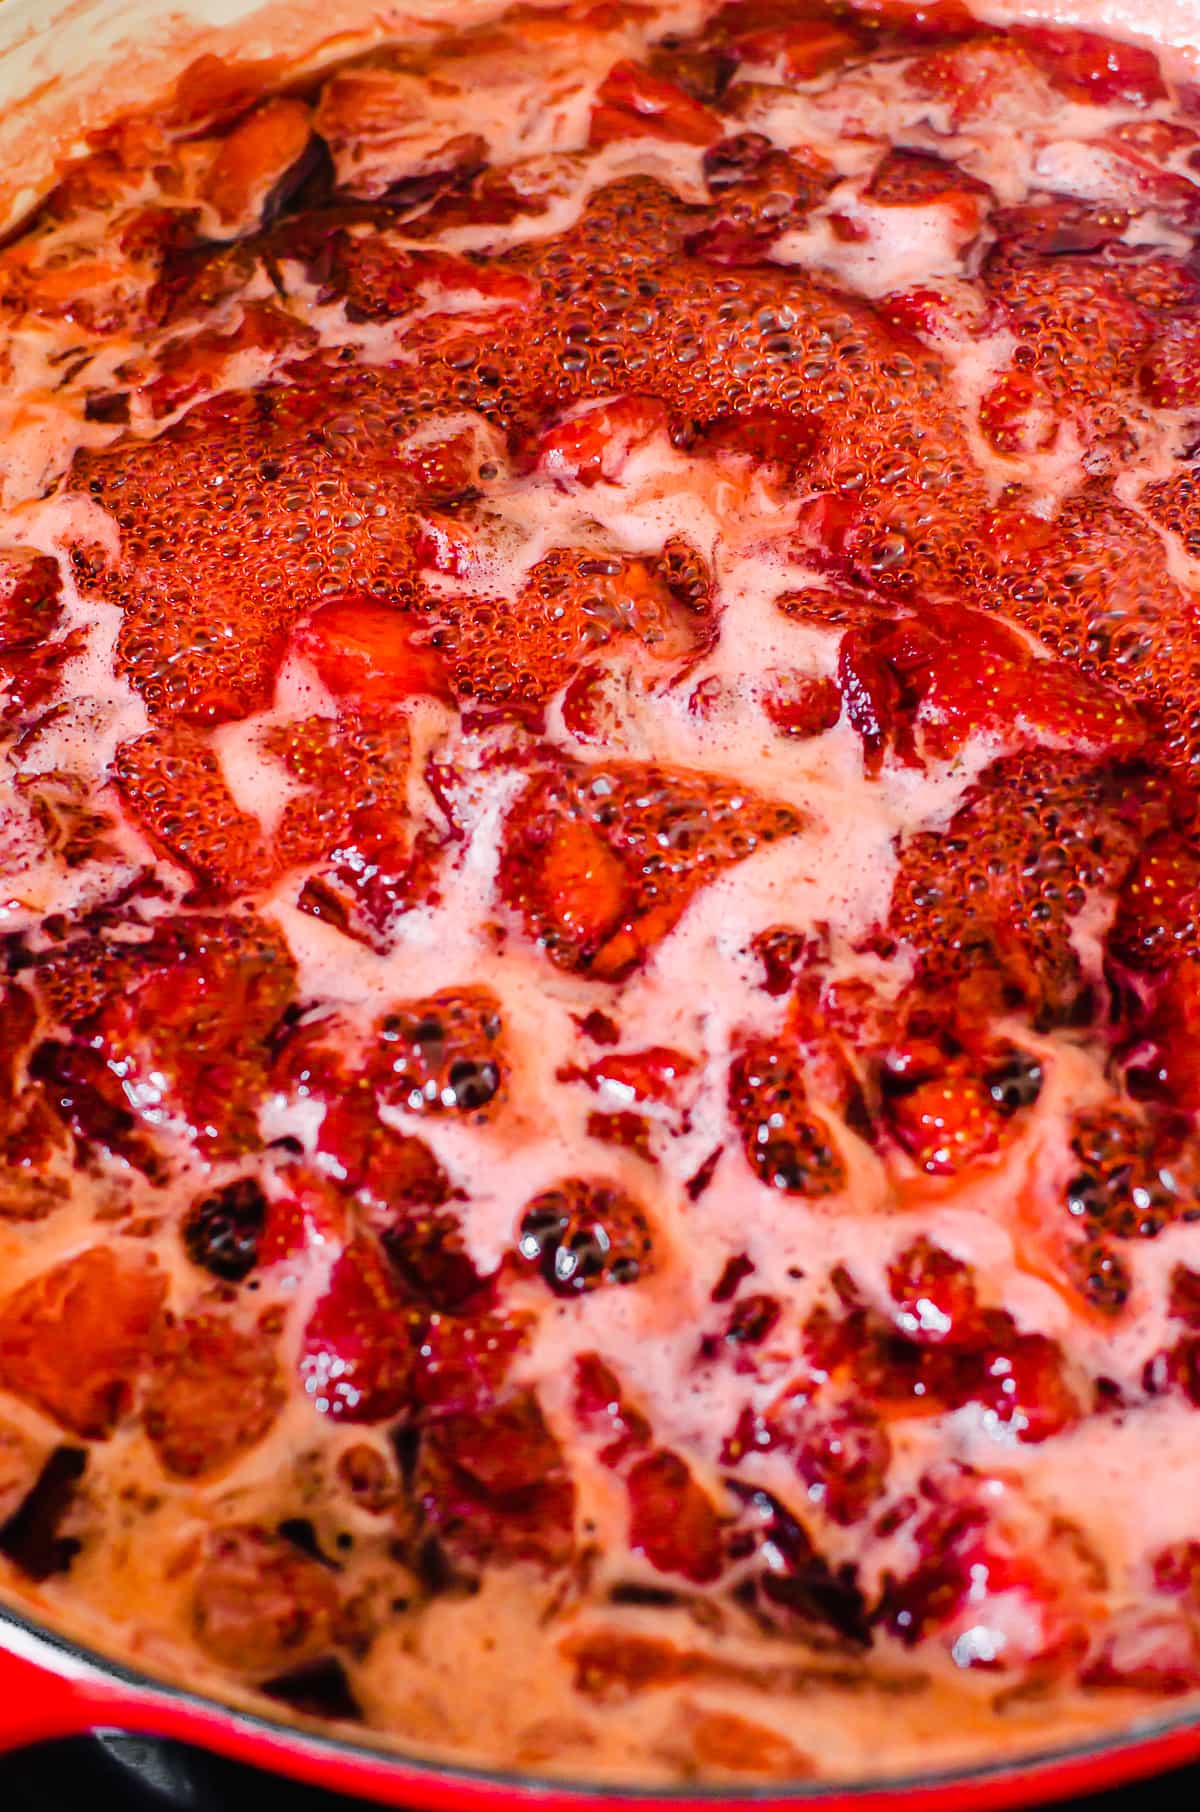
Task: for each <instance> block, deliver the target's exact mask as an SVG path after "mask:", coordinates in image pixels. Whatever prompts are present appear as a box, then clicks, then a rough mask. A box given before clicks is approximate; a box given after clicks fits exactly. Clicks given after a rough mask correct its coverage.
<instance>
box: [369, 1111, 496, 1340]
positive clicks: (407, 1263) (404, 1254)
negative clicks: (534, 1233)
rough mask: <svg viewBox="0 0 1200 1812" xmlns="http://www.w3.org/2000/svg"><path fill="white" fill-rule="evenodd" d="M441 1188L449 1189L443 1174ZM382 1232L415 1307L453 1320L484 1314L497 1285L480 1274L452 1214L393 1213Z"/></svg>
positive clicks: (421, 1210) (424, 1211)
mask: <svg viewBox="0 0 1200 1812" xmlns="http://www.w3.org/2000/svg"><path fill="white" fill-rule="evenodd" d="M418 1143H419V1141H418ZM430 1155H432V1154H430ZM435 1168H436V1167H435ZM437 1182H438V1185H439V1186H441V1187H445V1179H444V1178H443V1177H442V1175H441V1172H440V1170H438V1171H437ZM379 1232H380V1235H381V1238H382V1242H383V1249H384V1251H385V1252H386V1253H387V1256H388V1262H389V1263H390V1264H391V1266H392V1268H393V1270H394V1271H395V1272H396V1273H397V1275H398V1276H399V1278H400V1280H401V1282H402V1283H403V1284H404V1287H405V1288H406V1289H407V1290H408V1291H409V1293H410V1295H411V1296H412V1297H413V1299H414V1300H415V1301H416V1302H418V1303H420V1304H422V1305H423V1306H424V1307H426V1308H430V1309H435V1310H438V1311H444V1312H446V1313H448V1314H452V1315H462V1314H465V1313H467V1312H469V1311H470V1312H477V1313H482V1312H483V1311H484V1309H485V1308H486V1305H487V1303H488V1302H489V1301H490V1300H491V1297H492V1294H493V1289H492V1285H493V1279H492V1277H490V1276H488V1277H484V1276H483V1275H482V1274H481V1273H480V1272H479V1271H478V1270H476V1268H475V1264H474V1261H473V1260H472V1258H471V1256H470V1254H469V1253H468V1252H467V1249H466V1247H465V1246H464V1244H463V1239H462V1232H461V1229H460V1227H459V1223H458V1221H457V1219H456V1218H455V1216H454V1215H453V1214H450V1213H440V1214H439V1213H436V1212H433V1211H431V1210H430V1209H428V1208H413V1207H402V1208H401V1210H400V1211H399V1212H398V1213H397V1212H395V1211H391V1212H389V1213H388V1215H387V1216H386V1217H385V1221H384V1224H383V1225H380V1226H379Z"/></svg>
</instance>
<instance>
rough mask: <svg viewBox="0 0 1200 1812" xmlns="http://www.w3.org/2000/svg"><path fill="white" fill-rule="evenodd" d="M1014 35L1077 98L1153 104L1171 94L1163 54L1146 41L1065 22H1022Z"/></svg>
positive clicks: (1101, 102)
mask: <svg viewBox="0 0 1200 1812" xmlns="http://www.w3.org/2000/svg"><path fill="white" fill-rule="evenodd" d="M1013 36H1014V38H1015V39H1016V41H1017V42H1018V43H1020V44H1022V45H1023V46H1024V47H1025V48H1026V49H1027V50H1028V51H1029V52H1030V54H1031V55H1032V56H1033V58H1034V59H1035V60H1036V62H1037V63H1038V65H1039V67H1040V68H1042V69H1043V70H1045V72H1046V74H1047V75H1048V76H1049V77H1050V80H1051V81H1052V82H1053V83H1054V86H1055V87H1056V88H1058V89H1061V91H1062V92H1063V93H1064V94H1067V95H1069V96H1070V97H1071V99H1072V100H1075V101H1085V102H1091V103H1092V104H1094V105H1096V106H1099V107H1104V106H1107V105H1108V104H1109V103H1110V102H1112V101H1130V102H1132V103H1133V104H1134V105H1135V106H1142V107H1148V106H1150V105H1151V103H1152V102H1154V101H1161V100H1165V98H1166V93H1167V88H1166V83H1165V82H1164V81H1163V77H1162V70H1161V69H1160V68H1159V63H1158V58H1157V57H1156V56H1155V54H1154V52H1153V51H1152V50H1150V49H1149V48H1148V46H1146V45H1144V44H1125V43H1122V42H1121V41H1120V40H1119V39H1117V38H1107V37H1103V36H1102V35H1101V34H1100V33H1099V32H1094V31H1079V30H1077V29H1076V28H1074V27H1071V26H1065V25H1018V26H1014V28H1013Z"/></svg>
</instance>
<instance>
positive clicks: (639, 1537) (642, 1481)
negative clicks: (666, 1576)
mask: <svg viewBox="0 0 1200 1812" xmlns="http://www.w3.org/2000/svg"><path fill="white" fill-rule="evenodd" d="M627 1487H628V1491H629V1545H630V1547H631V1548H633V1549H634V1550H635V1551H636V1552H637V1553H639V1554H644V1555H645V1556H646V1559H647V1560H648V1561H649V1562H650V1565H651V1566H652V1567H654V1568H655V1569H656V1570H657V1571H658V1572H660V1573H682V1575H683V1577H684V1578H685V1579H691V1580H693V1581H694V1582H695V1583H696V1584H697V1585H706V1584H708V1583H709V1582H710V1581H711V1580H714V1579H716V1578H718V1577H719V1575H720V1573H721V1570H722V1566H723V1564H724V1556H723V1543H722V1539H721V1519H720V1516H719V1514H718V1511H717V1507H716V1505H715V1504H714V1503H713V1501H712V1499H711V1497H709V1495H708V1493H707V1491H705V1489H704V1487H703V1486H702V1485H700V1484H699V1483H698V1482H697V1481H696V1479H695V1478H694V1477H693V1476H692V1474H691V1472H689V1470H688V1468H687V1465H686V1464H685V1462H684V1461H683V1460H681V1459H680V1457H679V1455H678V1454H676V1453H671V1452H669V1451H668V1450H667V1449H666V1448H665V1447H659V1448H656V1449H655V1451H654V1452H653V1453H648V1454H646V1455H645V1457H644V1458H642V1459H639V1460H636V1461H635V1462H634V1464H633V1466H632V1467H631V1468H630V1471H629V1476H628V1480H627Z"/></svg>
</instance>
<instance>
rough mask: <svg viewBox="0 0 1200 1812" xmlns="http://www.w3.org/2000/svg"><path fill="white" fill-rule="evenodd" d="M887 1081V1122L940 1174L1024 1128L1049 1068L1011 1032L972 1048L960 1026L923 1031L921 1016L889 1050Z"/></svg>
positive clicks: (923, 1164) (964, 1166) (950, 1171)
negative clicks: (1010, 1037) (961, 1037)
mask: <svg viewBox="0 0 1200 1812" xmlns="http://www.w3.org/2000/svg"><path fill="white" fill-rule="evenodd" d="M914 1032H915V1036H914ZM880 1086H881V1090H882V1095H883V1117H884V1123H885V1124H886V1126H887V1127H888V1130H889V1131H890V1132H891V1134H892V1136H893V1137H894V1138H895V1139H896V1140H897V1141H898V1142H899V1143H900V1144H901V1145H902V1146H903V1147H904V1149H905V1150H906V1151H907V1152H908V1154H909V1155H910V1157H911V1158H912V1159H913V1161H914V1163H916V1164H918V1165H919V1166H920V1168H921V1169H922V1170H925V1171H928V1172H929V1173H930V1174H931V1175H933V1176H955V1175H957V1174H958V1173H959V1172H960V1171H962V1170H964V1169H967V1168H968V1167H969V1166H970V1165H972V1164H974V1163H976V1162H978V1160H979V1159H980V1158H984V1157H988V1156H990V1155H991V1154H992V1153H993V1152H996V1151H998V1150H999V1149H1000V1148H1001V1147H1002V1146H1003V1145H1004V1144H1005V1143H1006V1142H1007V1141H1008V1140H1009V1139H1010V1138H1011V1137H1013V1135H1014V1134H1015V1133H1017V1132H1019V1131H1020V1130H1021V1114H1022V1111H1023V1110H1024V1109H1026V1108H1028V1107H1030V1106H1032V1105H1033V1103H1034V1102H1035V1101H1036V1100H1037V1098H1038V1095H1039V1093H1040V1092H1041V1086H1042V1069H1041V1065H1040V1064H1039V1063H1038V1061H1037V1059H1036V1058H1034V1057H1032V1056H1030V1055H1029V1054H1028V1053H1027V1052H1023V1051H1020V1050H1019V1049H1018V1048H1017V1047H1016V1046H1015V1045H1013V1044H1010V1043H1008V1042H1007V1041H1004V1040H999V1039H996V1040H992V1041H986V1040H984V1039H979V1040H975V1039H972V1040H971V1045H970V1048H968V1049H965V1050H964V1049H963V1048H962V1046H961V1045H960V1044H959V1043H958V1040H957V1039H956V1038H955V1037H954V1036H953V1034H952V1033H951V1034H947V1033H943V1032H941V1031H940V1030H933V1031H932V1035H930V1033H929V1032H926V1034H925V1035H924V1036H922V1034H921V1031H920V1029H919V1020H918V1022H917V1025H916V1026H914V1025H910V1027H909V1028H908V1037H907V1038H906V1040H905V1041H904V1042H901V1043H900V1044H898V1045H895V1046H893V1047H892V1048H891V1049H890V1050H889V1051H888V1052H887V1053H886V1054H885V1056H884V1058H883V1064H882V1070H881V1075H880Z"/></svg>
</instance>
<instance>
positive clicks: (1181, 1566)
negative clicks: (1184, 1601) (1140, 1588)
mask: <svg viewBox="0 0 1200 1812" xmlns="http://www.w3.org/2000/svg"><path fill="white" fill-rule="evenodd" d="M1150 1568H1151V1572H1152V1573H1153V1575H1154V1589H1155V1591H1158V1592H1166V1593H1167V1594H1169V1596H1171V1597H1172V1598H1185V1597H1186V1598H1190V1599H1192V1600H1193V1601H1194V1602H1196V1603H1200V1541H1194V1540H1188V1541H1176V1542H1171V1543H1169V1544H1168V1546H1167V1547H1165V1548H1160V1549H1159V1551H1158V1553H1157V1554H1156V1555H1155V1556H1154V1558H1153V1560H1152V1561H1151V1563H1150Z"/></svg>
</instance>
